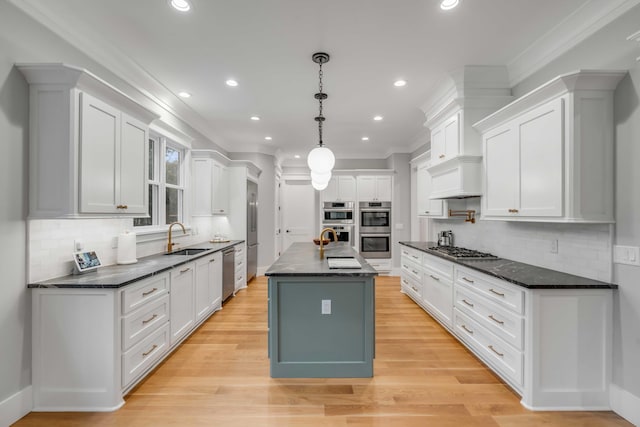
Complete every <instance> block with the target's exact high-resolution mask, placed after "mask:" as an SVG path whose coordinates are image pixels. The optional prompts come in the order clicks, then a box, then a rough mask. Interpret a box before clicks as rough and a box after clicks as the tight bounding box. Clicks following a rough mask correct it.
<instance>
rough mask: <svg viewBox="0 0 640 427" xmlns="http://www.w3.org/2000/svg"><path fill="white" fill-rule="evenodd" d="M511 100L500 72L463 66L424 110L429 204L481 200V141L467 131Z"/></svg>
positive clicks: (499, 69) (500, 69)
mask: <svg viewBox="0 0 640 427" xmlns="http://www.w3.org/2000/svg"><path fill="white" fill-rule="evenodd" d="M512 99H513V97H512V96H511V89H510V88H509V78H508V73H507V70H506V67H496V66H465V67H463V68H461V69H459V70H456V71H454V72H453V73H451V74H450V75H449V76H448V77H447V79H445V81H444V82H443V83H442V84H441V86H440V89H439V90H437V91H436V92H435V94H434V96H433V97H432V98H431V99H430V100H429V101H427V102H426V103H425V104H424V106H423V107H422V110H423V111H424V113H425V115H426V118H427V120H426V122H425V127H427V128H429V130H430V133H431V161H430V165H429V167H428V168H427V171H428V172H429V174H430V175H431V177H432V191H431V195H430V196H429V198H430V199H446V198H462V197H474V196H480V195H481V194H482V182H481V167H482V138H481V136H480V134H479V133H478V131H477V130H476V129H474V128H473V126H472V125H473V124H474V123H476V122H477V121H478V120H481V119H482V118H484V117H486V116H487V115H489V114H491V113H493V112H494V111H496V110H498V109H499V108H501V107H503V106H504V105H506V104H508V103H509V102H511V100H512Z"/></svg>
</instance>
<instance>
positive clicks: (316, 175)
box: [307, 52, 336, 190]
mask: <svg viewBox="0 0 640 427" xmlns="http://www.w3.org/2000/svg"><path fill="white" fill-rule="evenodd" d="M311 59H313V62H315V63H316V64H318V65H319V68H320V69H319V72H318V80H319V84H318V88H319V92H318V93H316V94H315V95H314V97H315V99H317V100H318V104H319V114H318V116H317V117H316V118H315V121H316V122H318V140H319V143H318V146H317V147H316V148H314V149H313V150H311V151H310V152H309V155H308V156H307V165H308V166H309V169H311V184H312V185H313V188H315V189H316V190H324V189H325V188H327V185H329V180H330V179H331V170H332V169H333V166H334V165H335V163H336V157H335V156H334V155H333V152H332V151H331V150H330V149H329V148H327V147H325V146H324V143H323V141H322V124H323V123H324V121H325V118H324V116H323V115H322V101H324V100H325V99H327V97H328V95H327V94H326V93H324V92H322V64H325V63H327V62H329V54H327V53H323V52H317V53H314V54H313V55H312V56H311Z"/></svg>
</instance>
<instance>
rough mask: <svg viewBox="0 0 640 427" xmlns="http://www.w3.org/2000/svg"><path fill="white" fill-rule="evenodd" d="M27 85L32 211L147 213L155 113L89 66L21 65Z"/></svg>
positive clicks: (44, 214) (51, 214) (56, 214)
mask: <svg viewBox="0 0 640 427" xmlns="http://www.w3.org/2000/svg"><path fill="white" fill-rule="evenodd" d="M18 68H19V69H20V71H21V72H22V73H23V74H24V76H25V78H26V79H27V82H28V83H29V85H30V100H29V108H30V128H29V134H30V136H29V138H30V144H29V171H30V172H29V174H30V177H29V215H30V217H32V218H61V217H74V216H78V215H82V214H91V215H114V214H124V215H132V216H139V215H145V214H147V206H148V200H147V198H148V189H147V168H148V148H147V147H148V126H149V123H150V122H151V121H152V120H154V119H156V118H158V116H157V115H156V114H155V113H153V112H151V111H150V110H148V109H146V108H145V107H143V106H141V105H140V104H138V103H137V102H136V101H134V100H133V99H131V98H129V97H128V96H126V95H125V94H123V93H122V92H120V91H118V90H117V89H115V88H114V87H112V86H110V85H109V84H107V83H106V82H104V81H102V80H100V79H99V78H98V77H96V76H94V75H93V74H91V73H89V72H87V71H86V70H83V69H79V68H75V67H70V66H67V65H63V64H32V65H29V64H26V65H18Z"/></svg>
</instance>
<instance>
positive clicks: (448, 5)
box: [440, 0, 460, 10]
mask: <svg viewBox="0 0 640 427" xmlns="http://www.w3.org/2000/svg"><path fill="white" fill-rule="evenodd" d="M459 3H460V0H442V2H441V3H440V9H442V10H451V9H453V8H454V7H456V6H457V5H458V4H459Z"/></svg>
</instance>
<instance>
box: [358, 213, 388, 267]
mask: <svg viewBox="0 0 640 427" xmlns="http://www.w3.org/2000/svg"><path fill="white" fill-rule="evenodd" d="M358 207H359V215H360V217H359V220H360V228H359V241H360V255H362V256H363V257H365V258H391V202H360V204H359V206H358Z"/></svg>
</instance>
